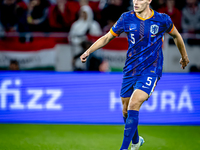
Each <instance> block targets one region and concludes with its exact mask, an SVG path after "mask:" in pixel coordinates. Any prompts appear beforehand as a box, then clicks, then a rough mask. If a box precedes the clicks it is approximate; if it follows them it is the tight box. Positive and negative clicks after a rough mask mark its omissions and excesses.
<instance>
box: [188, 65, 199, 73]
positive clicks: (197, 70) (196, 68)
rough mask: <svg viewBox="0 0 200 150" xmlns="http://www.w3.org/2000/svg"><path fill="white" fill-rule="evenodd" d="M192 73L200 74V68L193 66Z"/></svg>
mask: <svg viewBox="0 0 200 150" xmlns="http://www.w3.org/2000/svg"><path fill="white" fill-rule="evenodd" d="M190 72H191V73H192V72H200V67H199V66H197V65H192V66H191V67H190Z"/></svg>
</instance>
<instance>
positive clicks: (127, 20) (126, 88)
mask: <svg viewBox="0 0 200 150" xmlns="http://www.w3.org/2000/svg"><path fill="white" fill-rule="evenodd" d="M151 1H152V0H133V4H134V10H133V11H130V12H125V13H123V14H122V15H121V17H120V18H119V19H118V21H117V22H116V23H115V25H114V26H113V27H112V28H111V29H110V32H108V33H107V34H106V35H104V36H102V37H101V38H99V39H98V40H97V41H96V42H95V43H94V44H93V45H92V46H91V47H90V48H89V49H88V50H87V51H85V52H84V53H83V54H82V55H81V57H80V59H81V61H82V62H86V60H87V57H88V56H89V55H90V54H91V53H92V52H94V51H96V50H97V49H99V48H101V47H103V46H105V45H106V44H107V43H109V42H110V41H111V40H112V39H114V38H115V37H117V36H119V35H120V34H121V33H122V32H125V33H126V34H127V37H128V43H129V47H128V51H127V56H126V57H127V58H126V62H125V66H124V68H123V82H122V88H121V100H122V104H123V116H124V122H125V128H124V139H123V143H122V146H121V148H120V150H127V149H128V147H129V144H130V142H131V141H132V145H131V150H138V149H139V147H140V146H141V145H142V144H143V143H144V140H143V138H142V137H139V135H138V130H137V126H138V114H139V110H140V107H141V105H142V103H143V102H144V101H146V100H147V99H148V98H149V96H150V95H151V94H152V92H153V91H154V88H155V86H156V84H157V81H158V80H159V79H160V78H161V75H162V66H163V54H162V44H163V36H164V34H165V33H166V32H167V33H168V34H170V35H171V36H172V37H173V39H174V42H175V44H176V46H177V47H178V49H179V52H180V54H181V59H180V64H181V67H182V69H184V68H185V67H186V66H187V64H188V63H189V59H188V56H187V52H186V49H185V45H184V42H183V39H182V37H181V35H180V34H179V32H178V31H177V29H176V27H175V26H174V24H173V22H172V21H171V19H170V17H169V16H168V15H166V14H161V13H158V12H156V11H154V10H152V9H150V7H149V5H150V3H151Z"/></svg>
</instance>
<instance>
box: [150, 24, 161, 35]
mask: <svg viewBox="0 0 200 150" xmlns="http://www.w3.org/2000/svg"><path fill="white" fill-rule="evenodd" d="M158 30H159V26H158V25H155V24H154V25H151V28H150V32H151V33H152V34H154V35H155V34H157V33H158Z"/></svg>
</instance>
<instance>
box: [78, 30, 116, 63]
mask: <svg viewBox="0 0 200 150" xmlns="http://www.w3.org/2000/svg"><path fill="white" fill-rule="evenodd" d="M114 38H115V36H114V35H112V34H111V33H110V32H108V33H107V34H105V35H104V36H102V37H101V38H99V39H98V40H97V41H96V42H95V43H94V44H92V46H91V47H90V48H89V49H88V50H86V51H85V52H84V53H83V54H82V55H81V56H80V59H81V61H82V62H83V63H84V62H86V60H87V57H88V56H89V55H90V54H91V53H93V52H94V51H96V50H98V49H100V48H102V47H104V46H105V45H106V44H108V43H109V42H110V41H111V40H112V39H114Z"/></svg>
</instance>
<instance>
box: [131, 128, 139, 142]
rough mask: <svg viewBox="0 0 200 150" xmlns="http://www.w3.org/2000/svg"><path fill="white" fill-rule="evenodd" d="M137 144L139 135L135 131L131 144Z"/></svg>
mask: <svg viewBox="0 0 200 150" xmlns="http://www.w3.org/2000/svg"><path fill="white" fill-rule="evenodd" d="M138 142H139V134H138V129H137V130H136V131H135V134H134V136H133V138H132V143H133V144H137V143H138Z"/></svg>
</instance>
